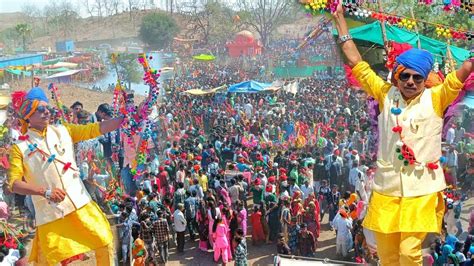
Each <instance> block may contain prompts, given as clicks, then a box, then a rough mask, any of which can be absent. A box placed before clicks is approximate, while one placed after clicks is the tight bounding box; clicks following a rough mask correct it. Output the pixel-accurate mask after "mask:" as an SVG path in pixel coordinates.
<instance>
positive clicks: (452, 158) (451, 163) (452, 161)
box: [446, 151, 458, 167]
mask: <svg viewBox="0 0 474 266" xmlns="http://www.w3.org/2000/svg"><path fill="white" fill-rule="evenodd" d="M446 164H447V165H448V167H457V166H458V153H457V152H456V151H452V152H451V151H448V154H446Z"/></svg>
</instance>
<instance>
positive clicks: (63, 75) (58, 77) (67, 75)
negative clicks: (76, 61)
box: [45, 69, 86, 83]
mask: <svg viewBox="0 0 474 266" xmlns="http://www.w3.org/2000/svg"><path fill="white" fill-rule="evenodd" d="M85 70H86V69H76V70H68V71H64V72H60V73H56V74H54V75H51V76H48V77H46V78H45V79H52V80H54V81H55V82H56V83H71V82H72V76H73V75H75V74H77V73H79V72H82V71H85Z"/></svg>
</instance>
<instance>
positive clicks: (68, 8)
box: [43, 0, 79, 38]
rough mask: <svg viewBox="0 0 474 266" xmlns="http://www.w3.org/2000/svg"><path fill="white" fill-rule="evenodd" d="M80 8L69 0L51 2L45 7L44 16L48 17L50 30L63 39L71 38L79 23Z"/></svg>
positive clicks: (47, 21)
mask: <svg viewBox="0 0 474 266" xmlns="http://www.w3.org/2000/svg"><path fill="white" fill-rule="evenodd" d="M78 11H79V7H77V6H76V5H74V4H72V3H71V2H69V1H67V0H62V1H51V2H50V3H49V4H48V5H47V6H45V7H44V10H43V15H44V16H45V17H46V24H47V26H48V28H52V29H53V30H54V32H55V33H56V34H58V35H61V36H62V37H63V38H67V37H71V35H72V34H73V33H74V32H75V28H76V26H77V25H78V21H79V14H78Z"/></svg>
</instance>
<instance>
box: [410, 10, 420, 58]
mask: <svg viewBox="0 0 474 266" xmlns="http://www.w3.org/2000/svg"><path fill="white" fill-rule="evenodd" d="M410 15H411V19H413V20H415V14H414V13H413V6H410ZM415 32H416V44H417V45H418V49H421V40H420V32H419V31H418V26H417V25H416V24H415Z"/></svg>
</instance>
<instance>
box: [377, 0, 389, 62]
mask: <svg viewBox="0 0 474 266" xmlns="http://www.w3.org/2000/svg"><path fill="white" fill-rule="evenodd" d="M377 5H378V7H379V12H380V13H383V6H382V0H379V1H377ZM380 27H382V38H383V48H384V50H385V52H386V53H387V55H388V47H387V44H388V39H387V30H386V29H385V20H382V21H381V22H380Z"/></svg>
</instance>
